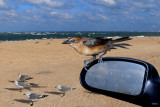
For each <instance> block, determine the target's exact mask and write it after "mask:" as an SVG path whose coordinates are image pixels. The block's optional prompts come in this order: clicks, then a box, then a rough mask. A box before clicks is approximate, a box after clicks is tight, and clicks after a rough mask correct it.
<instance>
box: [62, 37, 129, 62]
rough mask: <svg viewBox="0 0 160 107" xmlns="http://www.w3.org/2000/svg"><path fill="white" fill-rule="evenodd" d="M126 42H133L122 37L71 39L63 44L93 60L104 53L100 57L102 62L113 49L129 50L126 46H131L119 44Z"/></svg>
mask: <svg viewBox="0 0 160 107" xmlns="http://www.w3.org/2000/svg"><path fill="white" fill-rule="evenodd" d="M126 40H131V38H129V37H122V38H118V39H115V40H113V39H112V38H104V37H71V38H69V39H68V40H66V41H64V42H63V43H62V44H69V45H70V46H71V47H73V48H74V49H75V50H76V51H77V52H78V53H80V54H83V55H86V56H93V59H96V56H97V55H99V54H101V53H102V55H100V60H102V56H103V55H105V54H106V52H107V51H110V50H111V49H116V47H120V48H126V49H127V47H126V46H131V45H129V44H126V43H118V42H123V41H126Z"/></svg>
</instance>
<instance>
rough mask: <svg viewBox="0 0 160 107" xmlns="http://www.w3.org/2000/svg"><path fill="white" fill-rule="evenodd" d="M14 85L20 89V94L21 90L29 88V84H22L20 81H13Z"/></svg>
mask: <svg viewBox="0 0 160 107" xmlns="http://www.w3.org/2000/svg"><path fill="white" fill-rule="evenodd" d="M14 83H15V85H16V86H17V87H19V88H20V90H19V91H20V92H22V88H26V87H29V86H30V84H29V83H25V82H22V81H14Z"/></svg>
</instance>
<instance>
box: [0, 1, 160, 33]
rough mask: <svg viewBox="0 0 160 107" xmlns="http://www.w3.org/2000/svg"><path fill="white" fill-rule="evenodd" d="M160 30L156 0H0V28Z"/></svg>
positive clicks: (1, 29) (38, 29)
mask: <svg viewBox="0 0 160 107" xmlns="http://www.w3.org/2000/svg"><path fill="white" fill-rule="evenodd" d="M23 31H160V2H159V1H158V0H0V32H23Z"/></svg>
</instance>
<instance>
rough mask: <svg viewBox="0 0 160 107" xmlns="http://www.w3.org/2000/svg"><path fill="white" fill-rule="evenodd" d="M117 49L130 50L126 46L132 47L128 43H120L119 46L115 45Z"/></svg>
mask: <svg viewBox="0 0 160 107" xmlns="http://www.w3.org/2000/svg"><path fill="white" fill-rule="evenodd" d="M114 46H115V47H120V48H125V49H128V48H127V47H126V46H132V45H130V44H128V43H119V44H114Z"/></svg>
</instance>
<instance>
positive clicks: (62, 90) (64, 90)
mask: <svg viewBox="0 0 160 107" xmlns="http://www.w3.org/2000/svg"><path fill="white" fill-rule="evenodd" d="M55 88H58V90H59V91H61V92H63V95H62V96H61V97H63V96H64V95H65V92H67V91H69V90H74V89H76V88H70V87H66V86H61V85H57V86H55Z"/></svg>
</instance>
